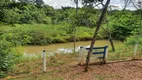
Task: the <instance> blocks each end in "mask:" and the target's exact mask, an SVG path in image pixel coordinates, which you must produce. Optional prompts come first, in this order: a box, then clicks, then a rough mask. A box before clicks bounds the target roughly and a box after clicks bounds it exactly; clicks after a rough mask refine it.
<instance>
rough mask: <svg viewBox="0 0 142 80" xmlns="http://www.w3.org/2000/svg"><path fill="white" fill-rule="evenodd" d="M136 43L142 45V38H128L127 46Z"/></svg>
mask: <svg viewBox="0 0 142 80" xmlns="http://www.w3.org/2000/svg"><path fill="white" fill-rule="evenodd" d="M136 43H139V44H142V37H139V36H130V37H127V39H126V41H125V44H127V45H135V44H136Z"/></svg>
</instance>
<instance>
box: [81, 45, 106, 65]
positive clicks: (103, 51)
mask: <svg viewBox="0 0 142 80" xmlns="http://www.w3.org/2000/svg"><path fill="white" fill-rule="evenodd" d="M89 49H90V48H89V47H84V46H81V47H80V53H79V56H80V57H79V64H84V63H85V58H86V57H85V54H84V53H83V51H84V50H87V51H89ZM100 50H101V51H100ZM107 52H108V46H103V47H93V50H92V54H93V55H97V54H102V56H100V57H98V58H99V59H100V60H102V62H103V63H104V64H105V63H106V59H107Z"/></svg>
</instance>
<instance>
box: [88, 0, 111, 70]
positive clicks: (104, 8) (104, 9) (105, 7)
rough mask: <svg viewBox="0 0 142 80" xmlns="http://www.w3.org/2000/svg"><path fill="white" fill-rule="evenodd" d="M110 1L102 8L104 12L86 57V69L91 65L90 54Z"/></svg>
mask: <svg viewBox="0 0 142 80" xmlns="http://www.w3.org/2000/svg"><path fill="white" fill-rule="evenodd" d="M102 2H103V0H102V1H101V3H102ZM109 3H110V0H107V1H106V3H105V5H104V7H103V10H102V14H101V16H100V18H99V20H98V21H97V23H96V25H97V26H96V30H95V32H94V36H93V39H92V42H91V45H90V49H89V51H88V54H87V58H86V66H85V71H88V65H89V62H90V55H91V53H92V50H93V47H94V44H95V41H96V37H97V34H98V31H99V29H100V27H101V24H102V22H103V19H104V18H105V14H106V12H107V7H108V5H109Z"/></svg>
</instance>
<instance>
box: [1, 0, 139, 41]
mask: <svg viewBox="0 0 142 80" xmlns="http://www.w3.org/2000/svg"><path fill="white" fill-rule="evenodd" d="M4 1H6V0H4ZM24 1H25V0H21V2H14V1H13V2H10V1H9V2H1V3H0V23H1V25H14V24H47V25H49V24H53V25H57V24H58V25H59V24H61V25H63V24H68V25H69V26H70V28H74V27H75V26H78V27H79V26H85V27H88V28H94V27H95V26H96V21H97V20H98V18H99V15H100V10H98V9H95V8H93V7H89V6H85V7H82V8H79V9H78V15H76V12H75V8H72V7H62V8H61V9H54V8H53V7H51V6H48V5H45V4H43V5H39V4H33V3H29V2H24ZM140 11H141V10H136V11H130V10H125V11H120V10H111V11H110V10H109V11H108V12H107V15H106V19H107V21H106V19H104V23H103V25H102V26H103V29H104V32H103V33H105V32H106V33H111V34H112V37H113V39H117V40H121V41H124V40H126V37H128V36H130V35H133V34H140V30H139V29H140ZM106 22H108V23H109V25H107V24H106ZM51 27H52V26H51ZM71 31H72V30H71ZM104 35H105V34H104ZM104 35H101V36H104ZM104 38H107V36H104Z"/></svg>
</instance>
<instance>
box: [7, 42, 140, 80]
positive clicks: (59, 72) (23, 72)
mask: <svg viewBox="0 0 142 80" xmlns="http://www.w3.org/2000/svg"><path fill="white" fill-rule="evenodd" d="M120 46H121V47H120ZM139 50H140V49H139ZM132 53H133V46H125V45H124V44H123V43H122V44H119V45H118V46H116V52H112V51H111V49H109V54H108V62H109V61H121V60H130V59H132ZM137 58H142V53H141V51H138V54H137ZM77 64H78V54H77V53H75V54H55V55H54V56H51V57H48V58H47V72H43V64H42V59H41V58H37V59H35V60H28V61H22V62H20V63H18V64H17V65H15V68H14V70H13V71H11V72H9V75H10V77H7V79H8V78H9V79H10V80H65V79H71V80H74V79H81V77H82V75H88V76H90V75H89V73H84V72H83V70H84V67H83V66H82V67H81V66H78V65H77ZM95 72H96V71H95ZM90 74H91V75H92V74H94V76H93V77H92V80H93V79H94V80H105V79H115V78H117V77H119V75H101V74H97V73H90Z"/></svg>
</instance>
